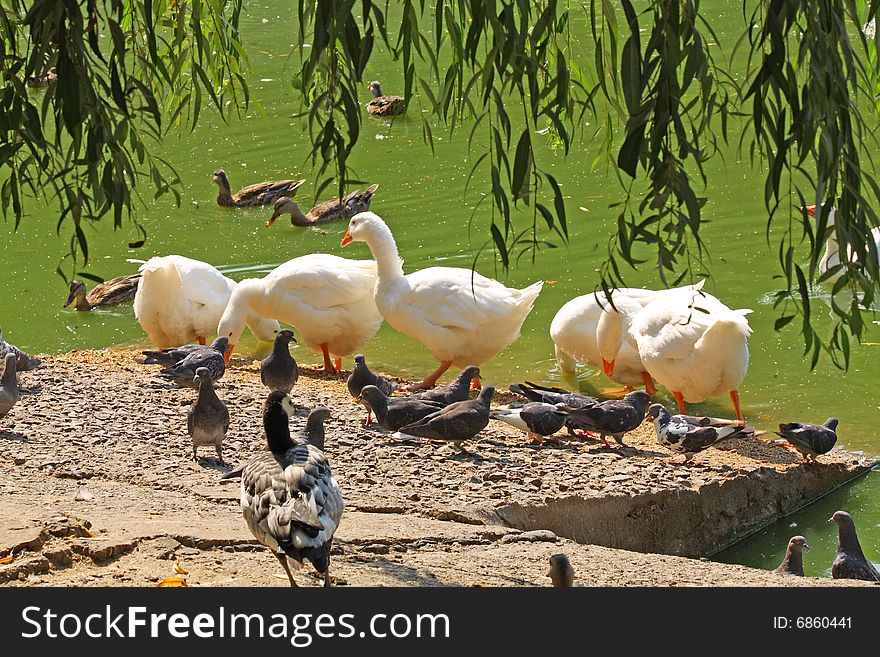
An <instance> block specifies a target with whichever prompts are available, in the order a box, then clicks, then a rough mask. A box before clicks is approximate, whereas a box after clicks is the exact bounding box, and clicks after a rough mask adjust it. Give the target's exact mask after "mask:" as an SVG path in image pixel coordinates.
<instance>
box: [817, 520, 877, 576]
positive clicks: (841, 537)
mask: <svg viewBox="0 0 880 657" xmlns="http://www.w3.org/2000/svg"><path fill="white" fill-rule="evenodd" d="M828 522H833V523H834V524H835V525H837V557H835V559H834V563H833V564H832V565H831V577H833V578H834V579H862V580H866V581H868V582H880V573H878V572H877V568H875V567H874V564H873V563H871V562H870V561H868V559H867V558H866V557H865V553H864V552H862V546H861V544H860V543H859V537H858V536H856V524H855V523H854V522H853V519H852V516H851V515H850V514H848V513H847V512H846V511H835V512H834V515H833V516H831V517H830V518H828Z"/></svg>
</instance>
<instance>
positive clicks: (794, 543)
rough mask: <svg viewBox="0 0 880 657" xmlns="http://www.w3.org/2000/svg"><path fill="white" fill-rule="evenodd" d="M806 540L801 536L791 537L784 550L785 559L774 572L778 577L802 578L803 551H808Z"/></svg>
mask: <svg viewBox="0 0 880 657" xmlns="http://www.w3.org/2000/svg"><path fill="white" fill-rule="evenodd" d="M809 549H810V546H809V545H807V539H805V538H804V537H803V536H792V537H791V540H790V541H789V542H788V547H787V548H786V549H785V558H784V559H783V560H782V563H781V564H779V566H778V567H777V568H776V570H775V571H774V572H777V573H779V574H780V575H797V576H798V577H803V576H804V554H803V552H804V550H809Z"/></svg>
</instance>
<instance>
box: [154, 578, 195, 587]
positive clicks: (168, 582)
mask: <svg viewBox="0 0 880 657" xmlns="http://www.w3.org/2000/svg"><path fill="white" fill-rule="evenodd" d="M160 586H185V587H187V588H189V584H187V583H186V578H185V577H166V578H165V579H163V580H162V581H161V582H159V583H158V584H156V588H159V587H160Z"/></svg>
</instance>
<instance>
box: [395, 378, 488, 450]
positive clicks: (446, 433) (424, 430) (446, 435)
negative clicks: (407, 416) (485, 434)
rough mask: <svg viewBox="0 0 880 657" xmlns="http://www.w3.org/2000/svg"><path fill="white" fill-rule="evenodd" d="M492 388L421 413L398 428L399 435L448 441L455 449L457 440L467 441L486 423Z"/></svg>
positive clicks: (486, 388) (458, 441)
mask: <svg viewBox="0 0 880 657" xmlns="http://www.w3.org/2000/svg"><path fill="white" fill-rule="evenodd" d="M494 393H495V388H493V387H492V386H487V387H485V388H483V389H482V390H481V391H480V395H479V396H478V397H477V398H476V399H468V400H465V401H460V402H455V403H454V404H450V405H449V406H447V407H446V408H444V409H442V410H439V411H437V412H435V413H431V414H430V415H427V416H425V417H424V418H422V419H421V420H419V421H418V422H413V423H412V424H407V425H406V426H403V427H401V428H400V433H401V434H406V435H409V436H421V437H422V438H433V439H436V440H450V441H452V442H453V443H455V446H456V447H458V449H459V451H461V452H465V450H464V449H462V447H461V443H462V442H464V441H465V440H470V439H471V438H473V437H474V436H476V435H477V434H478V433H480V431H482V430H483V429H485V428H486V425H487V424H489V404H490V403H491V401H492V395H493V394H494Z"/></svg>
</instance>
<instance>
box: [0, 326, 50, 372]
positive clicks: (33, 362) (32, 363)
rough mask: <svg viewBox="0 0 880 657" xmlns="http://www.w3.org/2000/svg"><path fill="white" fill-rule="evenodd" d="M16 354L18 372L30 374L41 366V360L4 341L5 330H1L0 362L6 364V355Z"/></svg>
mask: <svg viewBox="0 0 880 657" xmlns="http://www.w3.org/2000/svg"><path fill="white" fill-rule="evenodd" d="M9 353H12V354H15V370H16V372H28V371H30V370H33V369H36V368H38V367H39V366H40V359H39V358H34V357H32V356H29V355H28V354H26V353H25V352H23V351H22V350H21V349H19V348H18V347H16V346H15V345H14V344H12V343H10V342H6V340H4V339H3V329H0V362H5V360H6V354H9Z"/></svg>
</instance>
